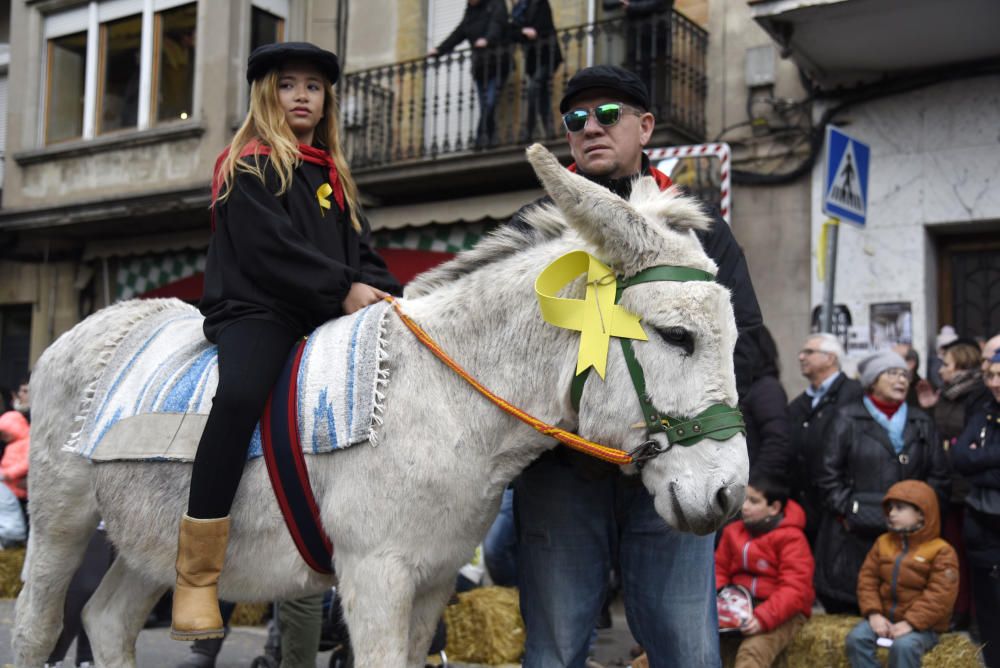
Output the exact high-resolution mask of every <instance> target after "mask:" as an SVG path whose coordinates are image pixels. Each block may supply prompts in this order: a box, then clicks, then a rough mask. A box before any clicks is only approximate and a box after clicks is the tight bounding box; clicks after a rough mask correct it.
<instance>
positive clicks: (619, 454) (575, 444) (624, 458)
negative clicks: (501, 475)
mask: <svg viewBox="0 0 1000 668" xmlns="http://www.w3.org/2000/svg"><path fill="white" fill-rule="evenodd" d="M386 301H388V302H389V303H391V304H392V307H393V308H394V309H395V311H396V315H398V316H399V319H400V320H402V321H403V324H404V325H406V327H407V328H408V329H409V330H410V331H411V332H413V335H414V336H416V337H417V340H419V341H420V342H421V343H423V344H424V345H425V346H426V347H427V348H428V349H429V350H430V351H431V352H432V353H434V356H435V357H437V358H438V359H439V360H441V361H442V362H444V363H445V365H446V366H447V367H448V368H449V369H451V370H452V371H454V372H455V373H457V374H458V375H459V376H461V377H462V378H463V379H464V380H465V381H466V382H467V383H469V385H472V387H474V388H475V389H476V390H477V391H478V392H479V393H480V394H482V395H483V396H484V397H486V398H487V399H489V400H490V401H492V402H493V403H494V404H496V406H497V407H499V408H500V410H502V411H504V412H505V413H507V414H509V415H512V416H514V417H516V418H517V419H518V420H520V421H521V422H524V423H525V424H527V425H528V426H529V427H531V428H532V429H535V430H536V431H538V432H540V433H542V434H545V435H546V436H551V437H552V438H554V439H556V440H557V441H559V442H560V443H563V444H565V445H567V446H569V447H571V448H573V449H574V450H579V451H580V452H583V453H586V454H588V455H590V456H592V457H596V458H598V459H601V460H604V461H606V462H610V463H612V464H619V465H624V464H631V463H632V457H631V456H630V455H629V454H628V453H626V452H623V451H622V450H617V449H615V448H609V447H607V446H605V445H600V444H599V443H594V442H593V441H588V440H587V439H585V438H583V437H582V436H579V435H577V434H574V433H573V432H570V431H566V430H565V429H560V428H559V427H555V426H553V425H550V424H546V423H545V422H542V421H541V420H539V419H538V418H536V417H532V416H531V415H529V414H527V413H525V412H524V411H522V410H521V409H520V408H518V407H517V406H514V405H512V404H511V403H510V402H508V401H507V400H506V399H503V398H502V397H498V396H497V395H496V394H494V393H493V392H491V391H490V390H488V389H487V388H486V387H484V386H483V385H482V384H481V383H480V382H479V381H477V380H476V379H475V378H473V377H472V376H471V375H470V374H469V372H468V371H466V370H465V369H463V368H462V367H461V365H459V364H458V362H456V361H455V360H453V359H452V358H451V357H450V356H449V355H448V353H446V352H445V351H444V350H442V349H441V347H440V346H438V344H437V342H435V341H434V339H432V338H431V337H430V335H428V334H427V332H425V331H424V330H423V329H422V328H421V327H420V325H418V324H417V323H415V322H414V321H413V320H411V319H410V317H409V316H408V315H406V314H405V313H403V309H402V307H401V306H400V305H399V302H398V301H397V300H396V299H394V298H392V297H386Z"/></svg>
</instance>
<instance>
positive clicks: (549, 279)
mask: <svg viewBox="0 0 1000 668" xmlns="http://www.w3.org/2000/svg"><path fill="white" fill-rule="evenodd" d="M582 273H586V274H587V294H586V296H585V298H584V299H566V298H563V297H557V296H556V295H557V294H558V293H559V291H560V290H562V289H563V288H564V287H566V286H567V285H568V284H569V283H571V282H572V281H573V280H574V279H576V277H577V276H579V275H580V274H582ZM617 287H618V281H617V279H616V277H615V273H614V272H613V271H612V270H611V269H609V268H608V267H607V266H606V265H604V264H603V263H602V262H601V261H600V260H598V259H597V258H595V257H594V256H593V255H591V254H590V253H587V252H585V251H571V252H569V253H566V254H565V255H563V256H562V257H560V258H559V259H557V260H555V261H554V262H552V263H551V264H549V266H547V267H546V268H545V269H543V270H542V273H540V274H539V275H538V278H537V279H535V292H536V293H537V294H538V306H539V307H540V308H541V311H542V319H543V320H545V322H547V323H549V324H551V325H555V326H556V327H562V328H563V329H572V330H575V331H578V332H580V352H579V354H578V356H577V360H576V373H577V374H578V375H579V374H580V373H582V372H583V371H585V370H586V369H587V368H589V367H591V366H592V367H594V370H595V371H597V373H598V375H599V376H600V377H601V378H604V371H605V368H606V366H607V362H608V345H609V343H610V341H611V337H612V336H618V337H622V338H628V339H639V340H640V341H645V340H646V332H644V331H643V330H642V325H641V324H639V320H640V318H639V316H637V315H635V314H633V313H629V312H628V311H626V310H625V309H624V308H622V307H621V306H619V305H617V304H615V292H616V290H617Z"/></svg>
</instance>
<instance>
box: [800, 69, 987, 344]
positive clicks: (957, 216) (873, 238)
mask: <svg viewBox="0 0 1000 668" xmlns="http://www.w3.org/2000/svg"><path fill="white" fill-rule="evenodd" d="M838 120H845V121H847V120H849V121H850V122H849V124H847V125H844V126H843V129H844V130H845V131H846V132H847V133H848V134H850V135H852V136H854V137H857V138H858V139H859V140H861V141H863V142H866V143H868V144H869V145H870V146H871V149H872V155H871V165H870V168H869V169H870V174H869V193H868V224H867V225H866V226H865V228H864V229H860V228H858V227H855V226H853V225H849V224H842V225H841V233H840V251H839V255H838V258H837V277H836V294H835V302H836V303H843V304H846V305H847V306H848V308H849V309H850V311H851V314H852V316H853V320H854V325H855V326H861V327H863V328H865V329H866V330H867V328H868V326H869V317H868V315H869V306H870V304H873V303H882V302H896V301H902V302H911V303H912V305H913V327H914V331H913V336H914V341H913V343H914V347H915V348H916V349H917V350H918V351H919V352H920V354H921V357H922V358H923V357H926V351H927V349H928V347H927V344H928V341H932V340H933V338H934V335H935V333H936V332H935V331H933V330H934V328H935V327H936V326H937V325H938V316H937V294H936V288H935V286H936V276H935V272H936V267H935V264H936V262H935V248H934V245H933V242H932V240H931V237H930V235H929V234H928V230H929V229H931V228H935V227H939V226H940V227H947V228H949V229H960V228H961V226H963V225H967V224H968V223H971V222H980V223H981V222H982V221H996V223H997V229H998V231H1000V77H980V78H974V79H966V80H962V81H952V82H947V83H943V84H938V85H936V86H932V87H929V88H925V89H922V90H918V91H914V92H911V93H907V94H904V95H897V96H892V97H886V98H883V99H880V100H876V101H873V102H869V103H865V104H862V105H859V106H856V107H852V108H850V109H848V110H846V111H845V112H843V113H841V114H840V116H839V118H838ZM821 163H822V161H820V162H819V163H818V164H817V166H816V169H815V170H814V171H813V176H812V204H813V212H812V248H813V250H814V252H813V257H812V261H811V269H812V271H811V274H810V282H811V296H812V304H813V305H814V306H815V305H817V304H819V303H821V301H822V298H823V284H822V283H820V282H819V281H817V280H816V256H815V249H816V248H817V247H818V243H819V235H820V228H821V225H822V223H823V221H824V220H826V216H825V215H824V214H823V213H822V212H821V210H820V204H821V200H822V194H823V183H822V180H823V165H822V164H821Z"/></svg>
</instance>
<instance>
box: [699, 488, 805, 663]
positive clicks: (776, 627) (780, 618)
mask: <svg viewBox="0 0 1000 668" xmlns="http://www.w3.org/2000/svg"><path fill="white" fill-rule="evenodd" d="M805 523H806V517H805V513H804V512H803V511H802V507H801V506H799V504H797V503H796V502H795V501H792V500H791V499H789V498H788V488H787V487H786V486H784V485H782V484H780V483H779V482H777V481H775V480H771V479H769V478H768V477H767V476H765V475H763V474H759V473H752V474H751V475H750V482H749V484H748V485H747V491H746V498H745V499H744V500H743V521H742V522H733V523H731V524H729V525H728V526H727V527H726V528H725V529H724V530H723V531H722V540H721V541H720V543H719V547H718V548H717V549H716V551H715V587H716V589H721V588H722V587H725V586H726V585H730V584H734V585H742V586H743V587H746V588H747V589H748V590H749V591H750V594H751V595H752V596H753V599H754V611H753V617H751V618H750V620H749V621H747V622H746V623H745V624H744V625H743V626H742V627H741V628H740V632H741V633H742V634H743V639H742V641H741V642H740V648H739V651H738V652H737V654H736V668H749V667H750V666H759V667H761V668H764V667H766V666H770V665H771V663H772V662H773V661H774V660H775V658H777V656H778V655H779V654H781V652H782V650H784V649H785V647H786V646H788V643H790V642H791V640H792V638H793V637H794V636H795V633H796V632H797V631H798V630H799V629H800V628H801V627H802V625H803V624H805V621H806V618H807V617H808V616H809V614H810V612H811V611H812V604H813V599H814V598H815V592H814V591H813V584H812V582H813V571H814V570H815V562H813V556H812V552H810V551H809V543H808V542H807V541H806V536H805V534H804V533H803V529H804V528H805Z"/></svg>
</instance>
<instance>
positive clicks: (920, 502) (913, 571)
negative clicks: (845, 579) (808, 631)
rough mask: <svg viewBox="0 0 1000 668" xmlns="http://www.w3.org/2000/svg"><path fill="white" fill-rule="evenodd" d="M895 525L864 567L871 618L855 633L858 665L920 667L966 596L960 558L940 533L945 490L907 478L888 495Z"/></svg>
mask: <svg viewBox="0 0 1000 668" xmlns="http://www.w3.org/2000/svg"><path fill="white" fill-rule="evenodd" d="M882 508H883V510H884V511H885V515H886V520H887V525H888V528H889V531H888V532H887V533H884V534H882V535H881V536H879V537H878V540H876V541H875V545H873V546H872V549H871V550H870V551H869V552H868V556H867V557H866V558H865V562H864V564H862V566H861V571H860V572H859V573H858V607H859V608H860V610H861V614H862V615H863V616H864V617H865V618H866V620H865V621H863V622H861V623H860V624H858V625H857V626H855V627H854V629H853V630H852V631H851V632H850V634H848V636H847V658H848V659H849V660H850V662H851V666H852V668H859V667H862V668H869V667H870V666H880V665H881V664H880V663H879V662H878V660H877V659H876V657H875V650H876V645H879V644H881V645H890V641H891V645H890V647H889V665H891V666H899V667H900V668H903V667H905V666H914V667H917V666H920V662H921V659H922V657H923V655H924V653H925V652H927V651H929V650H930V649H931V648H933V647H934V645H936V644H937V642H938V636H937V634H938V632H940V631H947V630H948V622H949V620H950V619H951V610H952V607H953V606H954V605H955V598H956V597H957V596H958V556H957V555H956V553H955V550H954V548H952V546H951V545H949V544H948V543H947V542H945V541H944V540H943V539H942V538H940V533H941V531H940V528H941V518H940V514H939V513H938V501H937V494H935V492H934V490H933V489H932V488H931V487H930V485H928V484H926V483H924V482H921V481H919V480H902V481H900V482H897V483H896V484H895V485H893V486H892V487H890V488H889V491H888V492H886V495H885V496H884V497H883V498H882Z"/></svg>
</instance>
